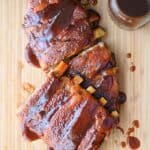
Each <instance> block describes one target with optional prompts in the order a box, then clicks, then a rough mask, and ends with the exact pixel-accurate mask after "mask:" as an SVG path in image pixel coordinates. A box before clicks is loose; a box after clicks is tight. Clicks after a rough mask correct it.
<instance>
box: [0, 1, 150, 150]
mask: <svg viewBox="0 0 150 150" xmlns="http://www.w3.org/2000/svg"><path fill="white" fill-rule="evenodd" d="M25 6H26V0H22V1H20V0H0V150H42V149H43V150H44V149H46V146H45V144H43V142H42V141H37V142H34V143H29V142H27V141H25V140H24V139H23V138H22V136H21V133H20V130H19V125H18V121H17V118H16V111H17V108H18V106H19V105H20V104H21V103H22V102H23V101H24V100H25V99H26V98H27V97H28V95H29V94H28V93H25V92H23V91H22V84H23V83H24V82H29V83H32V84H33V85H35V86H36V87H37V86H39V85H40V84H41V82H42V80H43V78H44V74H43V73H42V72H41V71H40V70H38V69H35V68H33V67H31V66H29V65H28V64H27V63H26V62H25V60H24V48H25V45H26V42H27V41H26V37H25V35H24V31H23V29H22V26H21V24H22V22H23V21H22V20H23V15H24V11H25ZM96 9H97V10H98V11H99V12H100V13H101V15H102V23H101V24H102V26H103V27H105V29H106V30H107V31H108V36H107V38H106V39H105V41H106V42H107V44H108V45H109V47H110V48H111V49H112V51H114V52H115V54H116V58H117V63H118V66H119V67H120V75H119V81H120V87H121V89H122V90H123V91H125V92H126V93H127V97H128V101H127V103H126V104H125V105H124V106H122V110H121V123H120V124H121V126H122V127H124V128H125V129H127V128H128V127H129V126H130V125H131V122H132V121H133V120H134V119H138V120H139V121H140V128H139V129H137V130H136V132H135V135H136V136H137V137H139V139H140V140H141V148H140V150H150V130H149V127H150V116H149V115H150V104H149V99H150V96H149V93H150V65H149V62H150V60H149V59H150V24H148V25H146V26H145V27H143V28H141V29H139V30H137V31H133V32H131V31H124V30H122V29H119V28H118V27H117V26H116V25H115V24H114V23H113V22H112V21H111V19H110V17H109V16H108V12H107V0H99V4H98V5H97V7H96ZM128 52H130V53H132V58H131V59H127V58H126V53H128ZM131 63H134V64H135V65H136V71H135V72H134V73H132V72H130V69H129V68H130V66H131ZM122 140H123V136H122V135H121V133H120V132H119V131H117V130H115V131H113V132H112V134H111V137H110V138H109V139H108V140H107V141H105V142H104V144H103V146H102V148H101V149H102V150H121V149H122V148H121V146H120V145H119V142H121V141H122ZM125 149H127V150H128V149H129V148H128V147H127V148H125Z"/></svg>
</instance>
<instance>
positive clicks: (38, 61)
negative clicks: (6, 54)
mask: <svg viewBox="0 0 150 150" xmlns="http://www.w3.org/2000/svg"><path fill="white" fill-rule="evenodd" d="M90 14H91V13H87V10H85V9H84V8H82V7H81V6H80V5H79V4H78V3H77V2H75V1H74V0H49V1H48V0H28V7H27V12H26V15H25V18H24V29H25V32H26V34H27V37H28V39H29V43H28V44H27V47H26V51H25V53H26V59H27V61H28V62H29V63H31V64H33V65H35V66H38V67H41V68H42V69H43V70H46V69H47V68H49V67H51V66H54V65H56V64H58V63H59V62H60V61H61V60H65V59H68V58H70V57H71V56H74V55H75V54H77V53H79V52H80V51H82V50H83V49H84V48H86V47H88V46H89V45H90V44H92V41H93V40H94V37H93V29H92V26H93V25H92V26H91V23H90V21H89V15H90ZM94 18H95V19H97V20H92V22H93V21H94V22H95V21H96V22H98V20H99V15H98V14H97V13H95V15H94V12H93V19H94Z"/></svg>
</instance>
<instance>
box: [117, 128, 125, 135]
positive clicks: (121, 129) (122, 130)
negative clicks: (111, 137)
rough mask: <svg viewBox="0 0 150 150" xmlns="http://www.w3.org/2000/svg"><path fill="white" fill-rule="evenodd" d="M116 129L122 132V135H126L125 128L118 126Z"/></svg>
mask: <svg viewBox="0 0 150 150" xmlns="http://www.w3.org/2000/svg"><path fill="white" fill-rule="evenodd" d="M116 128H117V129H118V130H120V131H121V133H122V134H124V129H123V128H121V127H120V126H117V127H116Z"/></svg>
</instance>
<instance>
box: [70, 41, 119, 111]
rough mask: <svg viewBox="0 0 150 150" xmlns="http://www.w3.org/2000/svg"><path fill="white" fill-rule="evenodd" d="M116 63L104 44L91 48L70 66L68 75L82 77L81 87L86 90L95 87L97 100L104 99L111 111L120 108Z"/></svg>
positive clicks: (71, 62) (74, 59)
mask: <svg viewBox="0 0 150 150" xmlns="http://www.w3.org/2000/svg"><path fill="white" fill-rule="evenodd" d="M116 70H117V68H116V63H115V58H114V56H113V54H112V53H111V52H110V51H109V50H108V49H107V48H106V47H105V45H104V43H102V42H100V43H99V44H97V45H95V46H93V47H91V48H89V49H88V50H86V51H84V52H82V53H81V54H80V55H78V56H77V57H74V58H73V59H72V60H71V61H70V64H69V69H68V73H67V74H68V75H69V76H71V77H74V76H76V75H80V76H81V77H83V79H84V81H83V82H82V83H81V85H82V86H83V87H84V88H85V89H86V88H88V87H89V86H93V87H94V88H95V89H96V92H95V93H94V96H95V97H96V98H98V99H99V98H101V97H104V98H105V99H106V100H107V105H106V107H107V108H108V109H109V111H112V110H116V109H117V107H118V95H119V91H118V90H119V89H118V82H117V78H116Z"/></svg>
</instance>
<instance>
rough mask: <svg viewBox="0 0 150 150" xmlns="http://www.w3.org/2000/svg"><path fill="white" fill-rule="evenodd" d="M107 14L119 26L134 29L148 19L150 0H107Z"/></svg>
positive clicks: (149, 17)
mask: <svg viewBox="0 0 150 150" xmlns="http://www.w3.org/2000/svg"><path fill="white" fill-rule="evenodd" d="M108 8H109V14H110V16H111V18H112V19H113V21H114V22H115V23H117V24H118V25H119V26H120V27H122V28H125V29H129V30H135V29H138V28H140V27H142V26H143V25H145V24H146V23H148V22H149V21H150V0H109V2H108Z"/></svg>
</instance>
